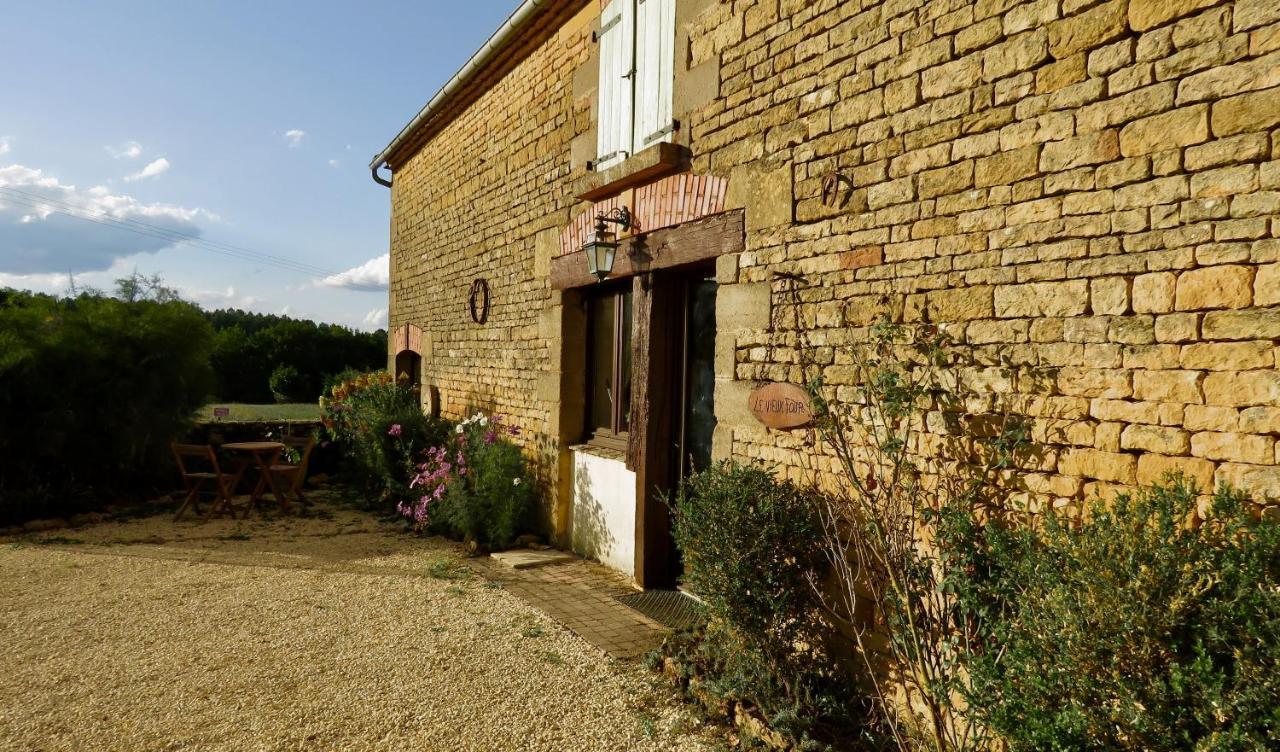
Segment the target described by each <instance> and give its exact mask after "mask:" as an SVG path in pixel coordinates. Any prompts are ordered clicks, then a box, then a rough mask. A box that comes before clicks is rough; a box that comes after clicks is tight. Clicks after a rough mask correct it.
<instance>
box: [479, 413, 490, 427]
mask: <svg viewBox="0 0 1280 752" xmlns="http://www.w3.org/2000/svg"><path fill="white" fill-rule="evenodd" d="M480 425H482V426H487V425H489V416H487V415H481V416H480Z"/></svg>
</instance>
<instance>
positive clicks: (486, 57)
mask: <svg viewBox="0 0 1280 752" xmlns="http://www.w3.org/2000/svg"><path fill="white" fill-rule="evenodd" d="M554 1H555V0H524V1H523V2H522V3H520V7H518V8H516V9H515V12H513V13H512V14H511V16H510V17H509V18H507V20H506V22H505V23H504V24H502V26H499V27H498V30H497V31H495V32H493V34H492V35H491V36H490V37H489V39H488V40H487V41H486V42H485V43H484V44H483V45H481V47H480V49H478V50H476V52H475V54H473V55H472V56H471V58H470V59H469V60H467V62H466V63H465V64H464V65H463V66H462V68H460V69H459V70H458V72H457V73H455V74H453V78H450V79H449V80H448V81H447V82H445V85H444V86H442V87H440V91H438V92H436V94H435V96H433V97H432V98H431V100H430V101H428V102H427V103H426V105H425V106H423V108H422V109H421V110H419V111H418V114H417V115H416V116H415V117H414V118H413V120H410V121H409V124H408V125H406V126H405V127H403V128H401V129H400V132H399V133H397V134H396V137H395V138H394V139H392V140H391V143H389V144H387V147H386V148H385V149H383V150H382V151H381V152H379V154H378V155H377V156H376V157H374V158H373V161H372V162H370V163H369V170H370V172H371V173H372V175H373V179H374V181H375V182H377V183H379V184H380V185H385V186H387V187H390V186H391V182H390V181H389V180H386V179H385V178H383V177H382V176H380V175H379V174H378V170H379V169H381V168H382V167H383V166H385V165H386V164H387V159H389V158H390V156H391V154H392V153H394V152H395V150H396V149H398V148H400V146H401V145H402V144H403V143H404V142H405V141H407V140H408V139H409V137H410V136H412V135H413V133H414V131H416V130H417V129H418V126H419V125H421V124H422V123H424V122H425V121H426V120H427V119H429V118H430V117H431V116H432V115H434V114H436V112H437V111H438V110H439V109H440V107H441V106H442V105H443V104H444V102H446V101H447V100H448V99H449V97H450V96H451V95H452V94H453V93H454V92H456V91H457V90H458V89H459V88H461V87H462V86H463V85H465V84H466V83H467V82H468V81H470V80H471V78H472V77H473V76H475V75H476V73H478V72H479V71H480V70H482V69H483V68H484V67H485V65H486V64H488V63H489V61H491V60H492V59H493V57H494V55H496V54H497V53H498V52H499V51H501V50H502V49H503V48H504V47H505V46H506V45H507V43H508V42H510V41H511V40H512V39H513V38H514V37H515V35H516V34H517V33H518V32H519V31H520V30H521V29H523V28H524V26H525V24H527V23H528V22H529V20H530V19H531V18H532V17H533V14H534V11H536V10H537V9H538V8H540V7H542V6H545V5H547V4H549V3H551V2H554Z"/></svg>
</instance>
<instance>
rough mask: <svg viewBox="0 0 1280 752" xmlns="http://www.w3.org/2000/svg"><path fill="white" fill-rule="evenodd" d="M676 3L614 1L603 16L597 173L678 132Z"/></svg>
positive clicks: (601, 16)
mask: <svg viewBox="0 0 1280 752" xmlns="http://www.w3.org/2000/svg"><path fill="white" fill-rule="evenodd" d="M675 18H676V10H675V0H612V2H610V3H609V4H608V5H606V6H605V8H604V10H603V12H601V14H600V37H599V39H600V51H599V52H600V87H599V101H598V102H597V105H598V107H597V111H598V115H599V117H598V121H597V123H596V128H597V130H596V154H597V157H596V169H597V170H603V169H607V168H609V167H612V166H613V165H615V164H617V163H619V162H621V161H622V160H624V159H626V158H627V157H629V156H631V155H632V154H635V153H636V152H638V151H640V150H641V149H644V148H645V147H648V146H652V145H653V144H656V143H659V142H661V141H666V140H669V139H670V137H671V133H672V131H673V130H674V121H673V120H672V117H671V90H672V84H673V80H674V68H675Z"/></svg>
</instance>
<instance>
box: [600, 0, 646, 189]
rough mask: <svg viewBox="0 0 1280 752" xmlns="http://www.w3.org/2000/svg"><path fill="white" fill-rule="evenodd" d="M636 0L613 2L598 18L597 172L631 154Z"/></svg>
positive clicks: (614, 0)
mask: <svg viewBox="0 0 1280 752" xmlns="http://www.w3.org/2000/svg"><path fill="white" fill-rule="evenodd" d="M634 3H635V0H613V2H611V3H609V4H608V5H606V6H605V8H604V10H603V11H602V12H601V14H600V89H599V101H598V102H597V110H598V118H597V121H596V169H597V170H603V169H606V168H608V167H611V166H613V165H615V164H617V163H618V162H621V161H622V160H624V159H626V158H627V157H628V156H630V155H631V153H632V139H633V137H632V132H633V130H634V127H633V125H632V117H631V113H632V103H633V101H634V98H635V78H636V77H635V5H634Z"/></svg>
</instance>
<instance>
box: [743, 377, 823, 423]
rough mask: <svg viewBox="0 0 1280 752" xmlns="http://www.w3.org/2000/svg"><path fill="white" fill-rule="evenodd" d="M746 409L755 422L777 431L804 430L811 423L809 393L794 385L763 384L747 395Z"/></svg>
mask: <svg viewBox="0 0 1280 752" xmlns="http://www.w3.org/2000/svg"><path fill="white" fill-rule="evenodd" d="M747 409H749V410H751V414H752V415H754V416H756V420H758V421H760V422H761V423H763V424H764V425H766V426H768V427H769V428H776V429H779V430H787V429H791V428H804V427H805V426H807V425H809V423H811V422H812V421H813V407H812V405H811V403H810V401H809V393H808V392H806V391H805V390H804V389H801V388H800V387H798V386H796V385H795V384H786V383H783V382H777V381H775V382H774V383H772V384H765V385H764V386H762V387H760V388H759V389H756V390H755V391H753V392H752V393H751V394H750V395H748V397H747Z"/></svg>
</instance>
